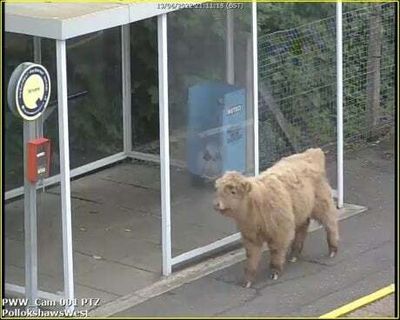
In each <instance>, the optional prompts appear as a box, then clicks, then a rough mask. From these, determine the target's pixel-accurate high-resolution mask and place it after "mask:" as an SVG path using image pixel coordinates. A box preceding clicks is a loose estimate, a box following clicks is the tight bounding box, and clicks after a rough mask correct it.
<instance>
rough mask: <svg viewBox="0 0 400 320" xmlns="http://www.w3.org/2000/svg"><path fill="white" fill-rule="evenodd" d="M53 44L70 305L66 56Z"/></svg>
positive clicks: (66, 284) (66, 291) (63, 49)
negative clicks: (55, 55) (55, 63)
mask: <svg viewBox="0 0 400 320" xmlns="http://www.w3.org/2000/svg"><path fill="white" fill-rule="evenodd" d="M56 41H57V42H56V51H57V93H58V130H59V149H60V180H61V213H62V240H63V264H64V296H65V298H66V299H68V301H72V300H73V299H74V272H73V271H74V269H73V252H72V222H71V185H70V166H69V132H68V91H67V53H66V43H65V40H56ZM66 309H68V310H73V309H74V306H73V305H70V306H67V307H66Z"/></svg>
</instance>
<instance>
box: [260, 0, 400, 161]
mask: <svg viewBox="0 0 400 320" xmlns="http://www.w3.org/2000/svg"><path fill="white" fill-rule="evenodd" d="M345 9H346V8H345ZM343 88H344V91H343V92H344V93H343V94H344V98H343V101H344V102H343V103H344V105H343V126H344V140H345V145H346V143H354V142H355V143H362V142H365V141H367V139H369V138H372V137H375V136H376V135H377V134H380V133H382V132H383V131H384V129H385V128H390V127H391V126H392V125H393V122H394V105H395V4H394V3H391V4H374V5H367V6H364V7H362V8H360V9H357V10H351V11H347V12H345V13H344V14H343ZM259 91H260V95H259V117H260V128H259V132H260V167H261V168H265V167H268V166H269V165H271V164H272V163H273V162H275V161H276V160H277V159H279V158H280V157H282V156H284V155H287V154H290V153H293V152H296V151H301V150H304V149H306V148H308V147H310V146H320V147H323V148H328V147H332V148H335V145H336V17H335V16H331V17H328V18H326V19H322V20H318V21H314V22H312V23H309V24H306V25H302V26H299V27H296V28H292V29H288V30H283V31H278V32H274V33H270V34H266V35H263V36H261V37H260V38H259Z"/></svg>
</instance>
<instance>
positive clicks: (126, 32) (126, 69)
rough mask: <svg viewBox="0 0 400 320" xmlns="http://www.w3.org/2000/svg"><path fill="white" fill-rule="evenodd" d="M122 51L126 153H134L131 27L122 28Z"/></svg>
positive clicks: (124, 26)
mask: <svg viewBox="0 0 400 320" xmlns="http://www.w3.org/2000/svg"><path fill="white" fill-rule="evenodd" d="M121 43H122V46H121V49H122V109H123V128H124V152H125V154H128V153H129V152H131V151H132V115H131V114H132V107H131V104H132V102H131V93H132V89H131V88H132V87H131V42H130V25H129V24H126V25H123V26H122V27H121Z"/></svg>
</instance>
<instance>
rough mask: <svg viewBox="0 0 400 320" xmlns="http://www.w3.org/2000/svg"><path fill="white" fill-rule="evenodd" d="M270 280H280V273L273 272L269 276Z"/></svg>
mask: <svg viewBox="0 0 400 320" xmlns="http://www.w3.org/2000/svg"><path fill="white" fill-rule="evenodd" d="M269 278H270V279H271V280H278V278H279V273H278V272H277V271H273V272H271V273H270V274H269Z"/></svg>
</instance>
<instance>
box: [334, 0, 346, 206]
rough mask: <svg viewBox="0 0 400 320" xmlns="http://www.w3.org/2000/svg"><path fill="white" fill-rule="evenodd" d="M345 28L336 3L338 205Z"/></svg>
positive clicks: (340, 195) (340, 194) (339, 197)
mask: <svg viewBox="0 0 400 320" xmlns="http://www.w3.org/2000/svg"><path fill="white" fill-rule="evenodd" d="M342 39H343V29H342V3H341V2H340V1H339V2H337V3H336V72H337V74H336V83H337V93H336V99H337V101H336V103H337V105H336V108H337V109H336V112H337V122H336V126H337V206H338V208H342V207H343V203H344V200H343V194H344V192H343V46H342V45H343V40H342Z"/></svg>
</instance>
